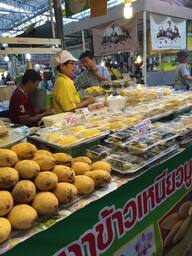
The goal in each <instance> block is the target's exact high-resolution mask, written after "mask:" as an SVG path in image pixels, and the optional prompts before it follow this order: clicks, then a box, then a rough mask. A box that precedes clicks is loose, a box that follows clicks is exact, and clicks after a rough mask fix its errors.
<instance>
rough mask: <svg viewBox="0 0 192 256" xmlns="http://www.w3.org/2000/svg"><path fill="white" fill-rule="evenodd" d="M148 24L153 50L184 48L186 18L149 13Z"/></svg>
mask: <svg viewBox="0 0 192 256" xmlns="http://www.w3.org/2000/svg"><path fill="white" fill-rule="evenodd" d="M150 26H151V42H152V49H153V50H181V49H186V20H183V19H178V18H173V17H168V16H161V15H155V14H151V15H150Z"/></svg>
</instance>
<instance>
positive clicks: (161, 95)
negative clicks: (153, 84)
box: [157, 91, 164, 100]
mask: <svg viewBox="0 0 192 256" xmlns="http://www.w3.org/2000/svg"><path fill="white" fill-rule="evenodd" d="M163 96H164V95H163V92H161V91H159V92H157V99H159V100H160V99H162V98H163Z"/></svg>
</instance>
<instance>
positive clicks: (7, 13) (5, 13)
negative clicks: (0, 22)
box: [0, 10, 9, 15]
mask: <svg viewBox="0 0 192 256" xmlns="http://www.w3.org/2000/svg"><path fill="white" fill-rule="evenodd" d="M0 14H2V15H9V12H6V11H1V10H0Z"/></svg>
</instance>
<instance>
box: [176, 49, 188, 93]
mask: <svg viewBox="0 0 192 256" xmlns="http://www.w3.org/2000/svg"><path fill="white" fill-rule="evenodd" d="M177 59H178V62H179V65H178V66H177V69H176V81H175V89H184V90H189V89H190V84H191V83H192V76H191V75H190V71H189V69H188V67H187V62H188V53H187V52H186V51H180V52H178V53H177Z"/></svg>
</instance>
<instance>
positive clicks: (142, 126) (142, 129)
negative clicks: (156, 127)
mask: <svg viewBox="0 0 192 256" xmlns="http://www.w3.org/2000/svg"><path fill="white" fill-rule="evenodd" d="M150 125H151V120H150V119H146V120H144V121H143V122H141V123H139V124H136V125H135V129H136V131H137V133H138V134H139V135H145V134H147V133H148V132H149V127H150Z"/></svg>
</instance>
